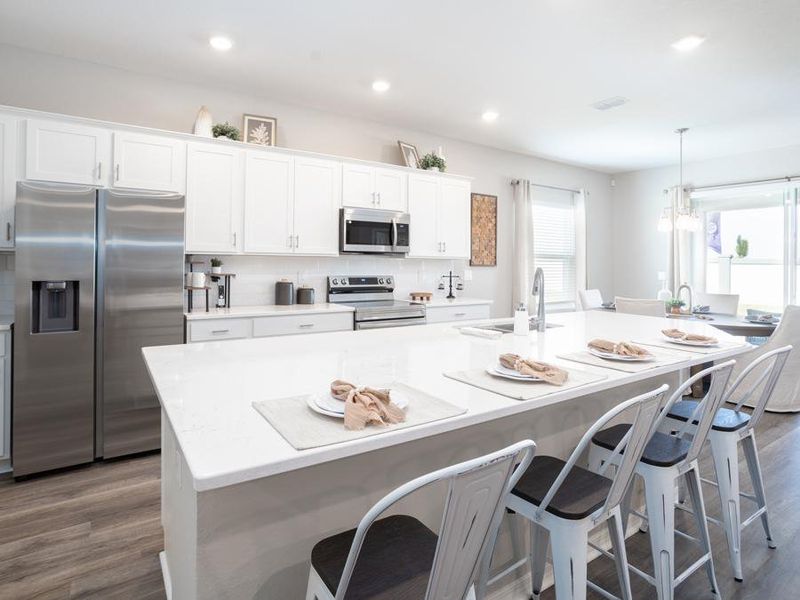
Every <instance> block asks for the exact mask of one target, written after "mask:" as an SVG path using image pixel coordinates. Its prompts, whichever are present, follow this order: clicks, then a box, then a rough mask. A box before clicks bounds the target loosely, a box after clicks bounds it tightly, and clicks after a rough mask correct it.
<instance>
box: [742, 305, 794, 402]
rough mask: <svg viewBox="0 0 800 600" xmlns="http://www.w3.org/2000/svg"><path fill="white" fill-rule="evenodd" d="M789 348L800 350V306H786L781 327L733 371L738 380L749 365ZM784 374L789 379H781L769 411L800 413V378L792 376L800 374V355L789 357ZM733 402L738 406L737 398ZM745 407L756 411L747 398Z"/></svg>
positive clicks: (745, 357) (749, 353)
mask: <svg viewBox="0 0 800 600" xmlns="http://www.w3.org/2000/svg"><path fill="white" fill-rule="evenodd" d="M787 345H791V346H797V347H800V306H795V305H790V306H787V307H786V309H785V310H784V311H783V315H782V316H781V320H780V323H778V327H777V328H776V329H775V331H774V332H773V333H772V335H771V336H770V337H769V338H768V339H767V341H766V342H765V343H763V344H761V345H760V346H757V347H756V348H755V349H754V350H751V351H750V352H748V353H747V354H744V355H742V356H741V357H740V358H739V363H738V365H737V367H736V368H734V370H733V377H734V378H735V377H738V376H739V374H740V373H741V372H742V371H743V370H744V369H745V368H746V367H747V365H749V364H750V363H751V362H753V361H754V360H755V359H756V358H758V357H759V356H762V355H763V354H766V353H768V352H771V351H772V350H775V349H776V348H782V347H784V346H787ZM784 371H785V372H786V376H784V377H781V378H780V379H779V380H778V383H777V385H776V386H775V390H774V391H773V393H772V397H771V398H770V399H769V402H768V403H767V406H766V408H765V410H766V411H767V412H775V413H784V412H785V413H796V412H800V377H795V376H793V375H790V374H794V373H798V372H800V353H798V352H792V353H791V354H790V355H789V357H788V359H787V360H786V365H785V367H784ZM729 401H730V402H732V403H733V404H736V401H735V400H733V399H732V400H729ZM742 406H746V407H748V408H754V407H755V402H754V401H753V400H750V399H747V400H745V401H744V403H743V404H742Z"/></svg>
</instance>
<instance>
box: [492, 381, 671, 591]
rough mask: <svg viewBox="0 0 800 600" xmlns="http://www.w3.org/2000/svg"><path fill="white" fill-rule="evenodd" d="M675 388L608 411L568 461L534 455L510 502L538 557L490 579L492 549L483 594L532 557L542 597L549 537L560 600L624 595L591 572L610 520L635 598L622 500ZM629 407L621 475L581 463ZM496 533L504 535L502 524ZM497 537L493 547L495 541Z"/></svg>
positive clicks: (620, 571) (622, 575)
mask: <svg viewBox="0 0 800 600" xmlns="http://www.w3.org/2000/svg"><path fill="white" fill-rule="evenodd" d="M667 389H668V386H666V385H662V386H661V387H659V388H658V389H656V390H653V391H651V392H648V393H646V394H642V395H640V396H637V397H635V398H632V399H630V400H628V401H626V402H623V403H622V404H620V405H618V406H616V407H614V408H613V409H611V410H610V411H608V412H607V413H606V414H605V415H603V416H602V417H600V419H598V421H597V422H596V423H595V424H594V425H593V426H592V427H591V428H590V429H589V431H587V432H586V433H585V434H584V436H583V438H581V441H580V443H579V444H578V446H577V448H575V450H574V451H573V452H572V454H571V455H570V457H569V459H568V460H567V461H566V462H564V461H563V460H560V459H558V458H555V457H552V456H537V457H536V458H535V459H534V460H533V462H532V463H531V465H530V467H528V468H527V470H526V471H525V474H524V475H522V477H521V478H520V480H519V482H518V483H517V484H516V486H514V488H513V489H512V491H511V494H509V496H508V500H507V505H508V508H509V509H511V510H513V511H514V512H516V513H517V514H518V515H520V516H522V517H524V518H526V519H528V521H530V526H531V552H530V555H529V556H527V557H525V558H523V559H522V560H520V561H517V562H516V563H514V564H513V565H511V566H510V567H508V568H507V569H505V570H503V571H502V572H501V573H498V574H496V575H495V576H493V577H492V578H491V579H489V577H488V572H489V566H490V564H491V557H492V552H491V551H490V552H487V553H486V556H485V563H484V566H483V571H482V575H481V577H480V579H479V583H478V590H477V591H478V593H477V596H478V598H479V599H482V598H483V597H484V595H485V588H486V585H487V584H492V583H494V582H495V581H497V580H498V579H500V578H501V577H504V576H505V575H506V574H508V573H509V572H511V571H513V570H516V569H517V568H519V567H520V566H522V565H523V564H524V563H525V562H527V561H530V565H531V576H532V582H533V590H532V596H531V597H532V598H533V599H535V600H536V599H538V598H539V597H540V594H541V590H542V580H543V579H544V570H545V565H546V558H547V546H548V543H550V545H551V547H552V555H553V571H554V575H555V585H556V598H557V599H558V600H584V599H585V598H586V588H587V586H588V587H590V588H592V589H593V590H595V591H598V592H599V593H601V594H603V595H605V596H606V597H608V598H612V599H613V598H616V596H613V595H611V594H610V593H608V592H606V591H605V590H603V589H602V588H600V587H598V586H597V585H595V584H594V583H592V582H591V581H589V580H588V578H587V574H586V570H587V569H586V566H587V560H588V547H587V546H588V543H589V533H590V532H591V531H592V530H593V529H594V528H595V527H597V526H598V525H601V524H603V523H605V524H607V526H608V531H609V534H610V536H611V543H612V546H613V549H614V556H615V557H616V558H615V560H616V563H617V576H618V578H619V585H620V588H621V590H622V598H623V599H624V600H630V598H631V587H630V579H629V576H628V568H627V558H626V555H625V531H624V529H623V524H622V515H621V512H620V502H621V500H622V498H623V497H624V496H625V494H626V493H627V490H628V487H629V485H630V483H631V480H632V479H633V475H634V469H635V468H636V463H637V462H638V460H639V457H640V455H641V453H642V451H643V450H644V447H645V444H646V443H647V440H648V439H649V438H650V435H651V433H652V431H653V427H654V426H655V422H656V417H657V416H658V414H659V411H660V410H662V409H663V407H664V405H665V403H666V391H667ZM628 410H630V411H631V412H632V413H633V414H634V419H633V426H632V427H631V428H630V430H629V432H628V434H627V435H624V436H622V439H621V440H620V441H619V443H618V444H617V448H616V449H615V451H614V453H615V454H616V455H619V454H620V453H621V452H622V449H623V448H628V449H629V450H628V452H626V453H625V455H624V456H623V457H622V459H621V460H620V462H619V463H618V464H619V465H620V468H619V469H618V470H617V472H616V474H615V476H614V478H613V480H612V479H608V478H606V477H604V476H602V475H598V474H595V473H592V472H591V471H587V470H586V469H582V468H581V467H578V466H576V463H577V461H578V459H579V458H580V457H581V455H582V454H583V452H584V450H585V449H586V446H587V445H588V444H589V442H590V441H591V439H592V437H593V436H594V435H595V434H596V433H597V432H598V431H600V430H601V429H602V428H603V427H605V426H606V425H607V424H608V423H609V422H610V421H611V420H612V419H614V418H615V417H617V416H618V415H620V414H622V413H624V412H626V411H628ZM494 535H495V538H496V536H497V530H495V532H494ZM494 541H496V540H493V543H492V546H490V548H493V547H494Z"/></svg>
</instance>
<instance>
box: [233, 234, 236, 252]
mask: <svg viewBox="0 0 800 600" xmlns="http://www.w3.org/2000/svg"><path fill="white" fill-rule="evenodd" d="M233 247H234V248H236V232H235V231H234V232H233Z"/></svg>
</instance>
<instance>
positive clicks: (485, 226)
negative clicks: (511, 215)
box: [469, 194, 497, 267]
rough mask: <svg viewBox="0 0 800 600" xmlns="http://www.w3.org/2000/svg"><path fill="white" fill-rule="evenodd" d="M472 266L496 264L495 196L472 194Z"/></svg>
mask: <svg viewBox="0 0 800 600" xmlns="http://www.w3.org/2000/svg"><path fill="white" fill-rule="evenodd" d="M470 230H471V240H472V241H471V247H472V250H471V252H470V258H469V264H470V266H473V267H496V266H497V196H489V195H487V194H472V203H471V212H470Z"/></svg>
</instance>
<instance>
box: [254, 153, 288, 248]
mask: <svg viewBox="0 0 800 600" xmlns="http://www.w3.org/2000/svg"><path fill="white" fill-rule="evenodd" d="M244 182H245V183H244V251H245V252H264V253H275V254H284V253H287V252H292V250H293V248H294V236H293V234H294V229H293V223H292V215H293V205H294V159H293V158H292V157H291V156H289V155H286V154H273V153H269V152H257V151H252V150H249V151H248V152H247V156H246V158H245V176H244Z"/></svg>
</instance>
